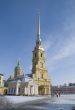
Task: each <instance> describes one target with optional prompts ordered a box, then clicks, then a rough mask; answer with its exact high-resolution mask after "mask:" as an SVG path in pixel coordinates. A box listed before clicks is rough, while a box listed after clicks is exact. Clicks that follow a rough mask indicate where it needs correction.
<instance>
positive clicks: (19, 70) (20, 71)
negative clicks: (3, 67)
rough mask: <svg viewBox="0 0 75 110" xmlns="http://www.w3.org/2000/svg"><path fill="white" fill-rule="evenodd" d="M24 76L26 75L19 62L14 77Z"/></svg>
mask: <svg viewBox="0 0 75 110" xmlns="http://www.w3.org/2000/svg"><path fill="white" fill-rule="evenodd" d="M23 75H24V73H23V70H22V69H21V67H20V63H19V61H18V63H17V66H16V67H15V70H14V76H15V77H17V76H23Z"/></svg>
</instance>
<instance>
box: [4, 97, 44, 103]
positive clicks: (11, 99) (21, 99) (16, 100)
mask: <svg viewBox="0 0 75 110" xmlns="http://www.w3.org/2000/svg"><path fill="white" fill-rule="evenodd" d="M5 98H6V99H7V100H8V101H9V102H10V103H13V104H18V103H23V102H29V101H34V100H38V99H44V98H46V97H45V96H44V97H42V96H38V97H37V96H5Z"/></svg>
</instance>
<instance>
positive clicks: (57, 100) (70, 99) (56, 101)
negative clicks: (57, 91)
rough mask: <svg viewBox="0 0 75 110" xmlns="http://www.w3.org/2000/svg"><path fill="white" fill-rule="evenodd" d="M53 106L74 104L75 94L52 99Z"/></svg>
mask: <svg viewBox="0 0 75 110" xmlns="http://www.w3.org/2000/svg"><path fill="white" fill-rule="evenodd" d="M53 104H75V94H73V95H71V94H68V95H61V96H60V97H58V98H56V97H54V98H53Z"/></svg>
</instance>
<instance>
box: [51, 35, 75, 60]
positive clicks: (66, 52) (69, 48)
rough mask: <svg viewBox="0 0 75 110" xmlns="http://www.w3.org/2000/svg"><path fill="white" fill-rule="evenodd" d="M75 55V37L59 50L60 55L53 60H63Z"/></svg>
mask: <svg viewBox="0 0 75 110" xmlns="http://www.w3.org/2000/svg"><path fill="white" fill-rule="evenodd" d="M73 54H75V37H71V38H69V40H68V41H65V44H64V45H63V47H61V49H60V50H59V53H58V54H56V55H55V56H54V58H53V59H55V60H59V59H62V58H66V57H69V56H71V55H73Z"/></svg>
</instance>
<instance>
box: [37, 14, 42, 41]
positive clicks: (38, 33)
mask: <svg viewBox="0 0 75 110" xmlns="http://www.w3.org/2000/svg"><path fill="white" fill-rule="evenodd" d="M37 41H41V38H40V15H39V16H38V32H37Z"/></svg>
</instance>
